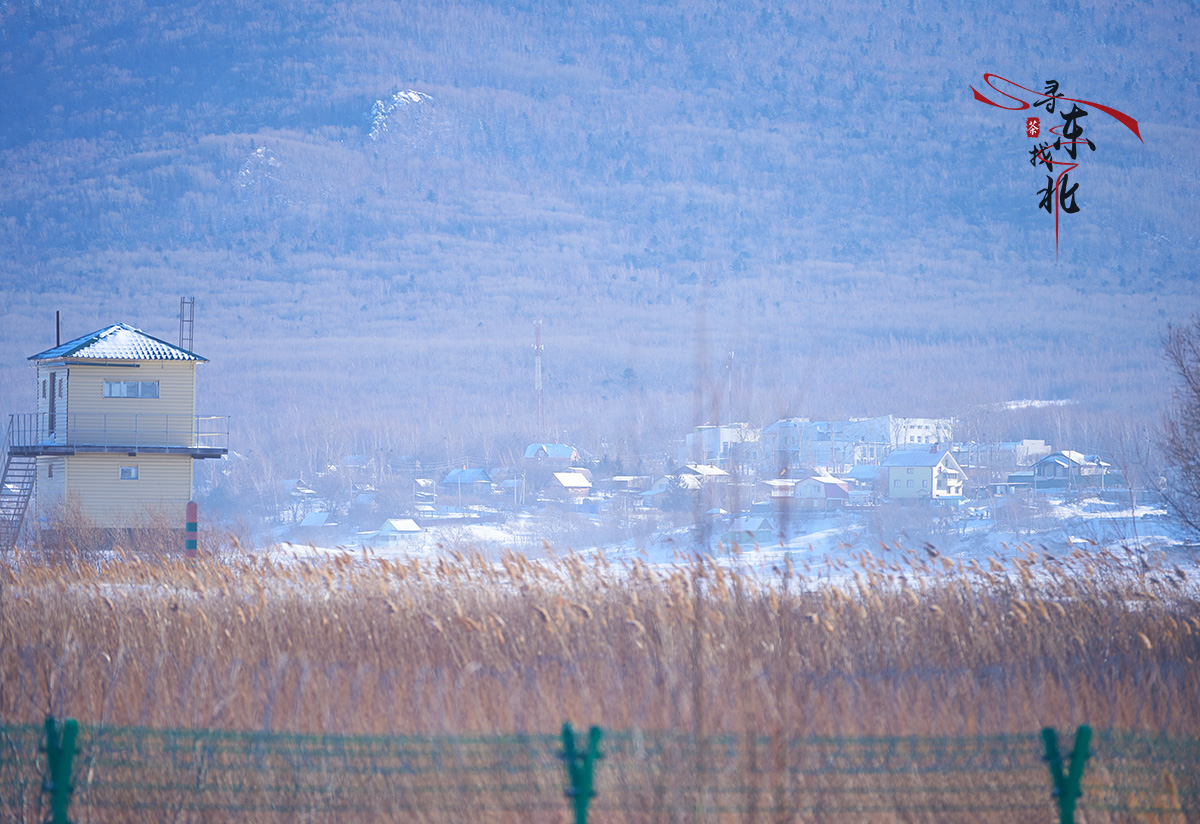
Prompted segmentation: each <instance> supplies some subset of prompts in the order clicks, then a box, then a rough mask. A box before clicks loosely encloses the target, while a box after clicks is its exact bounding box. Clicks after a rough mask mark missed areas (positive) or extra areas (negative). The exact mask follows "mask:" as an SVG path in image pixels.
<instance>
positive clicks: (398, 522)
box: [362, 518, 421, 547]
mask: <svg viewBox="0 0 1200 824" xmlns="http://www.w3.org/2000/svg"><path fill="white" fill-rule="evenodd" d="M420 534H421V527H419V526H417V522H416V521H414V520H413V519H411V518H388V519H387V520H386V521H384V522H383V524H382V526H380V527H379V529H377V530H375V531H374V532H368V533H367V534H366V535H364V536H363V539H362V540H363V545H364V546H373V547H398V546H405V545H407V544H409V543H411V541H412V539H413V538H416V537H417V536H419V535H420Z"/></svg>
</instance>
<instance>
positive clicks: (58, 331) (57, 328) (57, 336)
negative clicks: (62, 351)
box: [54, 310, 62, 346]
mask: <svg viewBox="0 0 1200 824" xmlns="http://www.w3.org/2000/svg"><path fill="white" fill-rule="evenodd" d="M54 345H55V346H62V319H61V318H60V317H59V315H58V311H57V310H55V312H54Z"/></svg>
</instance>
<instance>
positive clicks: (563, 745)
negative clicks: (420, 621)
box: [0, 721, 1200, 824]
mask: <svg viewBox="0 0 1200 824" xmlns="http://www.w3.org/2000/svg"><path fill="white" fill-rule="evenodd" d="M70 723H71V722H68V725H69V724H70ZM52 729H56V727H54V725H53V724H52V723H51V722H49V721H48V723H47V725H46V727H45V728H43V727H39V726H36V725H8V726H0V799H3V801H2V803H0V820H5V821H7V820H13V821H29V822H33V821H42V820H47V819H48V817H49V816H48V811H49V810H50V809H51V807H52V801H53V799H54V798H55V796H54V791H57V792H59V793H61V792H63V791H64V787H63V784H62V781H61V780H57V782H56V779H55V778H54V776H55V775H61V774H62V770H63V769H64V768H63V767H62V764H63V761H62V760H61V759H62V758H63V757H64V756H63V754H62V753H59V756H58V757H59V759H60V760H59V761H58V762H55V760H54V759H55V755H54V753H55V752H56V749H55V747H56V746H59V745H58V744H56V743H55V740H56V739H55V733H52V732H51V730H52ZM1084 730H1086V728H1081V733H1082V732H1083V731H1084ZM72 735H73V736H74V743H75V752H74V769H73V779H71V781H70V787H69V792H70V816H71V820H72V821H89V822H107V821H124V820H129V819H130V817H132V816H137V817H139V818H142V819H146V820H158V821H162V820H172V821H243V820H247V819H252V820H255V821H290V820H294V819H295V818H297V817H303V818H304V819H305V820H310V821H359V820H361V821H392V820H396V821H411V820H419V821H429V822H442V821H446V822H450V821H455V822H457V821H488V822H492V821H494V822H517V821H520V822H529V821H532V822H541V821H545V822H560V821H563V820H569V813H570V812H571V811H572V810H573V811H574V820H575V821H577V822H579V821H585V820H587V817H588V810H589V803H588V802H591V804H590V810H591V817H592V820H593V822H609V821H613V822H615V821H622V822H626V821H628V822H647V824H649V823H650V822H680V821H688V822H692V821H696V822H700V821H703V822H714V824H715V823H720V824H724V822H763V823H764V824H765V823H766V822H771V824H775V822H781V821H789V822H790V821H813V820H816V821H821V822H852V821H853V822H858V821H864V820H866V821H880V822H892V821H904V822H952V821H953V822H958V821H963V820H968V819H969V820H971V821H997V822H1000V821H1004V822H1010V821H1014V820H1035V819H1041V820H1047V821H1049V820H1059V821H1070V820H1072V819H1071V818H1070V813H1069V812H1068V811H1066V809H1065V807H1064V805H1063V804H1062V803H1061V801H1062V798H1063V796H1064V794H1065V795H1068V796H1069V795H1070V794H1071V793H1072V792H1073V790H1071V788H1070V786H1068V785H1065V784H1062V783H1061V781H1067V780H1068V779H1069V776H1068V774H1067V773H1068V770H1067V769H1066V768H1065V765H1063V766H1062V770H1061V772H1060V773H1059V774H1058V778H1057V779H1056V778H1053V776H1054V775H1055V772H1054V770H1055V764H1054V763H1053V762H1054V758H1051V759H1050V760H1051V764H1050V767H1051V769H1050V770H1047V763H1046V762H1047V759H1046V755H1047V747H1046V746H1044V742H1043V740H1042V737H1040V736H1039V735H1038V734H1037V733H1030V734H1014V735H997V736H975V737H961V738H932V737H854V738H850V737H847V738H816V737H806V738H795V737H788V738H784V737H780V736H770V735H766V736H764V735H752V734H744V735H711V736H703V737H700V738H696V737H694V736H691V735H685V734H679V733H674V732H648V731H637V730H631V731H617V732H611V731H606V732H605V733H604V735H603V741H602V742H600V732H599V730H596V729H593V732H592V735H591V736H590V737H589V742H588V743H589V748H588V749H587V750H584V749H583V748H582V745H580V747H576V746H575V744H574V743H573V741H574V739H573V737H569V736H571V735H572V734H571V733H570V730H569V727H568V728H566V729H564V733H563V736H561V737H560V736H551V735H496V736H478V737H471V736H454V737H434V736H389V737H380V736H331V735H330V736H321V735H293V734H283V733H252V732H231V731H220V730H162V729H147V728H122V727H110V726H96V725H78V729H77V733H76V732H72ZM1043 735H1045V733H1043ZM1050 735H1051V736H1052V735H1053V733H1052V731H1050ZM66 738H67V736H66V735H65V734H64V735H63V736H62V740H63V741H65V740H66ZM1080 739H1081V740H1082V741H1083V745H1084V746H1083V748H1082V750H1079V749H1078V748H1077V750H1076V754H1077V755H1079V757H1081V758H1083V759H1084V760H1086V772H1083V774H1082V784H1081V786H1080V787H1079V789H1080V791H1081V792H1080V797H1079V800H1078V808H1079V809H1080V810H1081V811H1083V812H1084V814H1085V815H1086V820H1087V821H1088V822H1089V824H1091V822H1103V821H1111V822H1118V821H1119V822H1143V821H1144V822H1172V824H1174V823H1175V822H1178V824H1185V822H1196V821H1200V786H1198V781H1200V779H1198V778H1197V773H1198V772H1200V770H1198V768H1197V764H1200V739H1196V738H1181V737H1165V736H1155V735H1148V734H1141V733H1126V732H1117V731H1100V732H1097V733H1096V734H1095V735H1094V736H1093V737H1092V738H1091V749H1090V751H1088V748H1087V746H1086V744H1087V739H1086V737H1084V736H1082V735H1081V736H1080ZM1047 740H1048V739H1047ZM564 755H565V756H566V757H565V759H564ZM1089 756H1090V757H1089ZM1070 757H1071V754H1070V753H1068V754H1067V756H1066V760H1068V761H1069V760H1070ZM564 760H565V762H566V763H565V764H564ZM55 763H57V764H58V767H57V769H58V772H57V773H56V772H55V769H56V767H55ZM1081 763H1082V762H1081ZM66 764H67V765H68V766H67V767H66V768H65V769H67V770H68V772H69V771H70V766H69V765H70V764H71V761H70V757H69V754H68V755H67V756H66ZM564 766H565V767H566V769H564ZM593 769H594V779H593V777H592V775H593ZM1081 772H1082V770H1081ZM1060 779H1061V781H1060ZM1075 780H1076V781H1078V777H1077V778H1076V779H1075ZM1056 786H1057V790H1056ZM48 787H49V789H47V788H48ZM593 793H594V795H595V798H594V800H593V799H592V794H593ZM63 809H64V810H65V807H64V808H63ZM1081 820H1082V818H1081Z"/></svg>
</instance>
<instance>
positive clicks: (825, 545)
mask: <svg viewBox="0 0 1200 824" xmlns="http://www.w3.org/2000/svg"><path fill="white" fill-rule="evenodd" d="M573 517H574V516H573ZM872 518H873V516H872V513H870V512H840V513H837V514H834V515H830V516H826V517H816V518H808V519H804V520H803V521H798V522H796V523H794V524H792V525H791V526H792V529H793V531H794V533H795V534H793V535H792V536H791V537H789V538H788V539H787V540H784V541H779V540H776V541H775V542H773V543H768V542H763V543H761V544H760V545H751V546H743V547H731V546H725V545H723V544H721V543H720V542H719V540H718V536H719V535H720V534H721V533H722V532H724V530H725V529H726V528H727V526H726V525H724V524H721V523H711V522H710V523H709V524H708V526H707V528H704V527H698V526H694V525H693V526H681V527H674V528H664V529H660V530H658V531H654V532H649V533H648V534H642V535H638V536H634V535H629V536H628V537H625V538H621V539H616V540H603V541H596V540H590V541H589V540H586V539H585V536H586V535H587V534H595V532H596V530H595V529H593V530H592V531H591V533H589V532H588V530H587V527H589V526H592V527H595V523H594V522H593V521H589V520H588V519H580V518H574V522H573V523H572V524H569V525H565V524H564V523H563V521H562V520H561V519H559V518H555V517H546V516H541V515H536V514H535V515H530V514H522V515H521V516H517V517H513V518H510V519H509V520H507V521H505V522H501V523H487V524H479V523H473V524H454V523H448V524H441V525H433V526H429V527H427V528H426V529H424V530H423V531H422V532H421V533H420V534H419V535H416V536H413V537H410V538H406V539H404V541H403V543H402V544H401V545H399V546H395V547H370V549H369V551H370V553H371V554H373V555H374V556H375V557H379V558H388V559H395V560H406V559H415V558H421V559H430V558H435V557H438V556H439V555H449V554H451V553H453V552H461V553H467V552H478V553H480V554H481V555H483V557H484V558H487V559H489V560H493V561H498V560H499V559H500V557H501V556H502V555H503V554H504V553H505V552H507V551H514V552H518V553H521V554H524V555H526V556H528V557H530V558H542V557H546V556H547V555H555V554H566V553H567V552H572V551H574V552H578V553H579V554H580V555H583V556H585V557H588V556H593V555H595V554H597V553H599V552H603V553H604V556H605V557H606V558H607V559H608V560H609V561H611V562H613V563H615V564H618V565H620V564H621V563H622V562H624V563H630V562H632V561H633V560H634V559H637V560H639V561H640V562H643V563H645V564H647V565H650V566H654V567H665V566H669V565H673V564H678V563H686V562H688V561H689V560H691V559H693V558H695V557H696V555H697V554H703V555H706V556H708V557H711V558H712V559H713V560H714V561H715V562H716V563H719V564H722V565H724V566H727V567H730V568H732V569H737V570H739V571H741V572H746V573H751V574H754V575H756V576H759V577H762V578H765V579H769V578H772V577H776V576H777V575H778V574H779V571H780V570H782V569H784V568H785V567H786V565H787V563H788V561H789V560H790V561H791V563H792V565H793V567H794V568H795V569H797V570H798V571H801V572H804V574H805V575H806V576H807V577H809V578H816V579H818V580H829V581H838V580H842V579H844V578H848V577H850V576H852V575H853V572H854V569H855V568H857V567H858V561H857V560H856V558H858V557H861V556H862V555H864V554H866V555H870V556H871V557H872V558H874V559H876V560H881V561H889V562H891V561H899V560H901V559H902V558H904V557H906V556H907V551H908V550H917V551H918V552H919V553H920V554H921V555H922V556H923V557H926V558H928V557H932V556H930V555H929V554H928V550H933V551H934V552H936V553H938V554H939V555H942V556H945V557H947V558H949V559H951V560H955V561H958V560H961V561H963V562H969V561H971V560H974V561H976V562H978V563H981V564H984V563H986V561H987V559H989V558H997V559H999V560H1001V561H1003V560H1005V559H1008V558H1011V557H1014V556H1016V555H1019V554H1024V553H1027V552H1029V551H1031V550H1036V551H1037V552H1039V553H1045V554H1048V555H1052V556H1066V555H1070V554H1071V553H1072V552H1073V551H1074V550H1075V549H1076V548H1080V549H1083V550H1084V551H1095V550H1096V549H1098V548H1100V547H1105V548H1108V549H1111V550H1113V551H1115V552H1117V553H1118V554H1119V555H1122V557H1123V556H1124V555H1125V554H1126V549H1127V550H1128V554H1129V556H1130V557H1145V558H1148V559H1150V560H1151V561H1153V562H1155V563H1156V564H1157V565H1161V566H1165V567H1166V568H1168V569H1170V568H1171V567H1172V566H1174V565H1181V566H1183V567H1184V568H1191V567H1193V566H1195V565H1196V564H1197V563H1200V554H1198V553H1197V550H1196V549H1195V548H1193V547H1189V546H1188V545H1186V544H1184V543H1183V534H1182V532H1181V531H1180V529H1179V527H1178V525H1177V524H1176V523H1175V522H1174V521H1173V520H1172V519H1171V518H1169V517H1168V515H1167V513H1166V511H1165V510H1164V509H1162V508H1161V507H1155V506H1147V505H1142V504H1138V505H1136V506H1134V507H1132V508H1131V507H1130V506H1128V505H1124V504H1122V503H1120V502H1114V501H1109V500H1104V499H1101V498H1099V497H1095V498H1081V499H1078V500H1072V501H1066V500H1054V499H1047V500H1046V501H1045V506H1044V511H1043V512H1041V513H1040V514H1039V515H1037V517H1036V518H1033V519H1031V520H1030V523H1029V524H1027V525H1024V526H1023V527H1022V529H1021V530H1020V531H1019V532H1016V531H1013V530H1011V529H1004V528H1001V527H999V526H997V524H996V523H995V522H994V521H992V520H978V519H963V520H956V521H949V520H942V521H940V522H939V521H938V520H937V519H936V518H935V517H934V514H933V513H931V512H930V511H929V510H923V511H917V515H916V517H912V513H909V520H908V521H906V525H901V528H899V529H897V530H894V531H891V530H888V529H887V527H881V526H880V524H879V523H878V522H877V521H876V522H873V521H872ZM626 531H627V532H628V531H630V530H626ZM706 533H707V535H706ZM363 548H364V545H363V543H362V541H361V539H359V540H351V541H348V542H347V543H346V544H344V545H337V546H311V545H299V544H288V543H280V544H277V545H276V546H274V547H272V548H271V549H270V550H268V551H271V552H273V553H276V554H278V555H279V556H280V557H282V558H287V557H291V556H293V555H294V556H296V557H299V558H306V557H313V556H317V557H319V556H327V555H333V554H340V553H346V552H350V553H353V554H355V555H358V554H360V553H361V552H362V551H363Z"/></svg>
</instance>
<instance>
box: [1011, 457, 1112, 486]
mask: <svg viewBox="0 0 1200 824" xmlns="http://www.w3.org/2000/svg"><path fill="white" fill-rule="evenodd" d="M1111 470H1112V464H1110V463H1108V462H1107V461H1102V460H1100V458H1099V457H1098V456H1096V455H1084V454H1083V453H1081V452H1075V451H1072V450H1070V449H1064V450H1062V451H1061V452H1055V453H1054V454H1053V455H1047V456H1046V457H1044V458H1042V459H1041V460H1040V461H1038V462H1037V463H1035V464H1034V465H1033V488H1034V489H1037V490H1040V489H1067V490H1070V489H1080V488H1083V487H1094V488H1097V489H1103V488H1104V487H1105V486H1119V485H1121V484H1123V483H1124V481H1123V480H1120V479H1118V478H1116V477H1110V473H1111Z"/></svg>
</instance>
